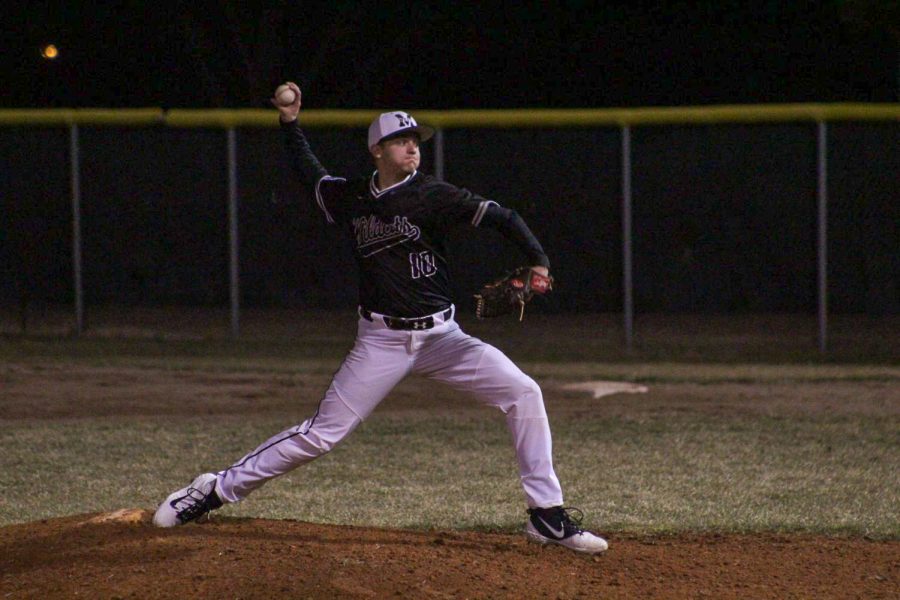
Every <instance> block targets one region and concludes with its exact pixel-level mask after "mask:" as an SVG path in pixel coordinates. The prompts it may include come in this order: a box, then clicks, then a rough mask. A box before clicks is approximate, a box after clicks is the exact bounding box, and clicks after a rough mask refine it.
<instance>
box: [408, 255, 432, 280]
mask: <svg viewBox="0 0 900 600" xmlns="http://www.w3.org/2000/svg"><path fill="white" fill-rule="evenodd" d="M409 270H410V274H411V275H412V278H413V279H418V278H419V277H423V276H424V277H431V276H432V275H434V274H435V273H437V267H436V266H435V265H434V254H432V253H431V250H425V251H424V252H410V253H409Z"/></svg>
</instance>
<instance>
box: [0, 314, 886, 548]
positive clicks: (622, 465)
mask: <svg viewBox="0 0 900 600" xmlns="http://www.w3.org/2000/svg"><path fill="white" fill-rule="evenodd" d="M776 321H777V320H776ZM779 322H783V321H779ZM322 323H328V324H334V327H331V326H329V327H324V326H323V325H322ZM352 325H353V319H352V315H349V316H347V315H336V316H333V317H331V318H329V319H328V320H324V319H317V320H314V319H313V320H311V319H300V320H298V321H297V322H292V321H291V320H290V319H288V320H287V323H286V324H284V325H283V328H280V329H279V328H278V327H274V326H272V325H271V324H269V325H267V327H269V326H272V327H273V329H272V330H271V331H270V330H269V329H266V328H262V327H260V328H258V329H253V327H252V326H249V327H248V334H247V336H246V338H245V339H243V340H242V341H231V340H229V339H228V338H227V336H223V335H221V334H220V332H219V331H217V330H216V331H207V330H203V329H202V328H200V329H198V328H197V326H196V324H194V328H193V329H192V330H191V329H189V328H175V329H172V330H170V331H168V332H164V331H162V330H160V329H154V328H149V329H148V328H144V329H141V330H132V331H126V332H123V331H121V330H116V331H114V330H113V329H112V328H110V329H108V330H102V329H101V328H99V327H98V328H96V329H94V330H92V331H91V332H89V333H88V335H85V336H83V337H82V338H79V339H75V338H71V337H65V336H59V335H56V334H53V333H48V332H43V333H37V334H31V335H25V336H23V335H20V334H17V333H8V334H6V335H3V336H0V361H2V362H0V365H2V366H0V424H2V427H0V488H2V489H3V494H2V495H0V524H10V523H18V522H28V521H33V520H37V519H44V518H50V517H55V516H63V515H69V514H77V513H86V512H95V511H107V510H115V509H119V508H126V507H128V508H132V507H138V508H153V507H154V506H155V504H156V503H157V502H159V501H160V500H161V499H162V498H163V497H164V496H165V495H167V494H168V492H170V491H171V490H172V489H175V488H177V487H180V486H182V485H184V484H185V483H187V481H189V480H190V479H191V478H192V477H193V476H194V475H195V474H197V473H198V472H200V471H203V470H214V469H220V468H223V467H226V466H227V465H228V464H230V462H231V461H233V460H236V459H237V458H239V457H240V456H241V455H242V454H243V453H245V452H247V451H249V450H251V449H252V448H253V447H255V446H256V445H257V444H258V443H260V442H262V441H263V440H264V439H266V438H268V437H269V436H271V435H272V434H274V433H277V432H278V431H281V430H282V429H285V428H287V427H288V426H291V425H293V424H295V423H297V422H299V421H301V420H303V419H304V418H305V417H307V416H309V415H310V414H311V413H312V411H313V410H314V409H315V405H316V403H317V402H318V398H319V396H320V395H321V393H322V391H323V390H324V389H325V387H326V386H327V384H328V381H329V379H330V375H331V373H332V372H333V371H334V370H335V368H336V367H337V365H338V364H339V362H340V359H341V357H342V355H343V353H344V351H346V349H347V348H348V347H349V344H350V343H351V342H352V334H353V328H352ZM463 325H464V327H465V328H466V329H467V330H469V331H470V332H471V333H473V334H477V335H479V336H480V337H482V338H484V339H486V340H488V341H490V342H492V343H494V344H496V345H497V346H499V347H500V348H502V349H504V350H505V351H507V352H508V353H509V354H510V355H511V356H512V357H513V358H514V359H517V360H518V361H519V362H520V366H522V367H523V369H524V370H525V371H526V372H528V373H529V374H531V375H532V376H533V377H534V378H535V379H536V380H537V381H538V382H539V383H540V384H541V386H542V388H543V390H544V395H545V401H546V404H547V409H548V413H549V415H550V419H551V426H552V428H553V433H554V450H555V452H554V454H555V460H556V466H557V472H558V474H559V476H560V479H561V481H562V482H563V486H564V489H565V491H566V495H567V502H568V503H569V504H571V505H574V506H577V507H579V508H581V509H582V510H583V511H584V513H585V515H586V521H585V522H586V524H587V525H589V526H590V527H593V528H595V529H598V530H600V531H605V532H613V531H615V532H633V533H638V534H640V533H675V532H685V531H802V532H817V533H828V534H835V535H865V536H870V537H874V538H892V539H896V538H898V537H900V513H898V511H897V507H898V506H900V366H898V363H897V360H896V356H895V355H894V354H895V350H894V349H895V348H896V346H892V345H891V344H892V343H893V341H896V340H895V339H892V338H891V336H889V335H883V336H882V337H878V338H877V339H875V340H872V339H871V338H866V337H864V335H863V332H862V331H860V330H859V328H856V329H853V328H851V329H848V330H847V331H846V332H844V334H841V335H846V336H848V338H846V339H849V338H851V337H853V336H859V337H860V339H868V340H869V342H866V343H861V345H860V346H856V347H854V348H843V349H841V350H836V351H835V352H834V353H833V354H832V355H829V356H824V357H823V356H819V355H818V353H817V350H816V349H815V341H814V336H813V337H812V338H811V339H812V343H811V344H810V337H809V336H806V337H803V336H801V335H799V334H796V333H795V334H791V333H790V331H788V330H787V329H784V330H779V329H777V328H773V327H771V326H769V327H760V325H759V323H752V322H751V323H750V324H749V325H745V329H742V330H738V331H732V330H728V329H727V328H725V327H722V326H720V325H719V324H718V323H717V324H715V326H714V327H713V328H712V329H713V330H714V332H713V333H710V331H709V330H707V331H705V333H704V332H700V331H698V330H694V331H691V330H690V327H687V328H686V329H685V328H684V327H683V328H682V329H678V328H677V327H674V326H673V330H672V331H667V330H666V327H664V326H663V325H665V323H662V324H657V326H656V327H655V328H654V329H653V331H654V332H655V333H654V334H653V335H654V336H657V335H658V336H660V337H659V338H658V339H657V338H655V337H652V336H648V335H646V334H645V335H644V336H642V337H641V338H640V340H639V342H640V343H639V344H638V347H637V348H636V349H635V350H634V351H632V352H625V351H624V350H623V349H622V348H621V344H620V340H619V339H618V333H617V332H616V331H615V328H614V325H613V324H611V322H610V320H609V318H606V317H603V318H600V317H597V318H596V320H595V321H591V322H589V321H586V320H581V321H580V322H579V320H577V319H573V318H558V319H554V318H552V317H539V316H535V318H533V319H531V321H526V323H525V324H524V325H516V324H513V323H512V322H509V323H505V324H502V323H488V324H482V323H469V322H464V323H463ZM604 328H605V329H604ZM801 329H802V330H803V331H807V329H808V323H804V324H803V327H802V328H801ZM189 331H192V332H193V333H190V334H188V333H187V332H189ZM645 331H649V329H647V330H645ZM807 333H808V331H807ZM892 335H896V334H892ZM557 336H558V337H557ZM836 339H838V340H839V339H842V338H841V337H840V335H838V336H837V337H836ZM854 339H855V338H854ZM773 340H775V341H773ZM776 342H779V343H776ZM866 344H868V345H866ZM596 379H609V380H619V381H623V380H624V381H632V382H640V383H643V384H645V385H647V386H648V387H649V392H648V393H646V394H640V395H628V394H618V395H614V396H606V397H603V398H596V399H595V398H593V397H591V396H590V394H586V393H580V392H572V391H567V390H564V389H563V388H562V385H563V384H565V383H569V382H581V381H588V380H596ZM221 512H222V514H226V515H231V516H246V517H265V518H278V519H298V520H305V521H316V522H323V523H343V524H356V525H372V526H379V527H413V528H473V529H486V530H498V531H511V530H513V529H517V528H519V527H520V526H521V524H522V521H523V518H524V504H523V498H522V494H521V490H520V489H519V487H518V482H517V477H516V474H515V463H514V456H513V453H512V448H511V445H510V443H509V436H508V433H507V431H506V428H505V424H504V422H503V419H502V415H500V414H499V413H496V412H493V411H490V410H488V409H485V408H482V407H480V406H478V405H476V404H475V403H474V402H472V401H471V400H469V399H468V398H466V397H464V396H460V395H458V394H456V393H455V392H452V391H449V390H445V389H444V388H442V387H440V386H438V385H436V384H433V383H431V382H427V381H424V380H420V379H417V378H411V379H409V380H407V381H405V382H404V383H402V384H401V385H400V386H399V387H398V388H397V389H396V390H395V392H394V393H393V394H392V395H391V396H389V397H388V399H387V400H385V402H384V403H383V405H382V406H381V407H379V409H378V410H377V411H376V412H375V414H374V415H373V416H372V418H371V419H370V420H369V421H367V422H366V423H364V424H363V425H362V426H361V427H360V428H359V429H358V430H357V432H355V433H354V434H353V435H352V436H351V437H350V438H349V439H348V440H347V441H346V442H345V443H344V444H343V445H341V446H339V447H338V448H337V449H335V451H334V452H332V453H331V454H329V455H327V456H325V457H323V458H322V459H320V460H318V461H316V462H314V463H312V464H311V465H309V466H307V467H304V468H301V469H299V470H297V471H295V472H293V473H291V474H289V475H287V476H285V477H283V478H281V479H279V480H276V481H273V482H272V483H271V484H269V485H268V486H266V487H264V488H263V489H262V490H260V491H259V492H257V493H256V494H254V495H253V496H252V497H251V498H250V499H248V500H247V501H246V502H244V503H242V504H240V505H235V506H228V507H226V508H225V509H223V510H222V511H221Z"/></svg>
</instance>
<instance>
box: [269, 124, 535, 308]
mask: <svg viewBox="0 0 900 600" xmlns="http://www.w3.org/2000/svg"><path fill="white" fill-rule="evenodd" d="M295 123H296V122H295ZM295 123H291V124H284V125H283V129H284V131H285V133H286V141H287V145H288V149H289V153H290V157H291V159H292V162H293V164H294V166H295V168H296V169H297V171H298V173H299V174H300V175H301V178H302V179H303V180H304V182H305V183H307V184H309V185H311V186H314V188H313V189H314V193H315V198H316V202H317V203H318V205H319V208H320V209H321V211H322V213H323V215H324V217H325V219H326V220H327V221H328V223H331V224H334V225H337V226H338V227H340V228H341V229H342V230H344V231H345V232H346V233H347V234H348V235H349V236H350V237H351V239H352V241H353V244H354V256H355V258H356V262H357V265H358V267H359V276H360V286H359V304H360V306H361V307H362V308H363V309H366V310H369V311H372V312H377V313H381V314H385V315H391V316H396V317H420V316H424V315H428V314H432V313H436V312H439V311H441V310H443V309H445V308H448V307H449V306H450V304H451V302H452V300H451V287H452V285H451V280H450V276H449V270H448V265H447V259H446V252H445V248H444V240H445V237H446V235H447V233H448V232H449V231H450V230H451V229H452V228H455V227H457V226H460V225H464V226H472V227H478V226H479V225H481V224H482V222H486V223H489V224H491V225H492V226H493V227H495V228H497V229H498V230H500V231H501V232H503V233H506V234H507V235H508V236H509V237H511V239H512V240H513V241H514V242H516V243H517V244H518V245H519V246H520V248H522V249H523V251H524V252H525V253H526V254H527V255H528V257H529V259H530V260H531V261H532V263H531V264H544V265H547V264H549V263H548V261H547V257H546V255H545V254H544V252H543V249H541V246H540V244H539V243H538V242H537V240H536V239H534V236H532V235H531V233H530V231H529V230H528V228H527V227H525V225H524V223H522V222H521V219H518V216H517V215H515V213H514V212H513V211H509V210H506V209H501V208H500V207H499V205H498V204H497V203H496V202H494V201H492V200H487V199H485V198H482V197H481V196H478V195H476V194H473V193H472V192H470V191H468V190H466V189H463V188H458V187H456V186H453V185H451V184H449V183H445V182H443V181H440V180H438V179H435V178H434V177H431V176H428V175H424V174H422V173H420V172H418V171H417V172H415V173H413V174H411V175H410V176H408V177H407V178H406V179H405V180H403V181H401V182H399V183H397V184H395V185H393V186H391V187H389V188H386V189H384V190H379V189H378V188H377V187H376V185H375V175H372V176H371V177H367V178H361V179H355V180H349V181H348V180H347V179H345V178H342V177H332V176H330V175H328V173H327V171H326V170H325V169H324V168H323V167H322V166H321V165H320V164H319V162H318V160H317V159H316V157H315V155H314V154H313V153H312V151H311V150H310V149H309V145H308V143H307V142H306V139H305V137H304V136H303V134H302V132H301V130H300V128H299V126H298V125H296V124H295ZM487 215H491V216H490V217H488V218H486V216H487Z"/></svg>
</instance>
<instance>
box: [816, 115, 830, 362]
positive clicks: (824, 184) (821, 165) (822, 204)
mask: <svg viewBox="0 0 900 600" xmlns="http://www.w3.org/2000/svg"><path fill="white" fill-rule="evenodd" d="M818 129H819V131H818V160H817V165H818V186H817V187H818V190H817V198H818V202H817V204H818V207H817V212H818V218H817V222H818V225H817V228H818V239H817V241H816V245H817V248H818V252H817V267H818V298H819V310H818V312H819V352H821V353H823V354H824V353H825V352H827V350H828V138H827V136H828V129H827V125H826V124H825V121H819V128H818Z"/></svg>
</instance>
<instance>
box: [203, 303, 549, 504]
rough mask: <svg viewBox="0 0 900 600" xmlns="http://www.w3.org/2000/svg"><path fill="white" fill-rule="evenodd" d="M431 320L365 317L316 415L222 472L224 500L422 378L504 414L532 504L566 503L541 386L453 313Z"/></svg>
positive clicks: (278, 471)
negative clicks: (403, 323)
mask: <svg viewBox="0 0 900 600" xmlns="http://www.w3.org/2000/svg"><path fill="white" fill-rule="evenodd" d="M433 318H434V321H435V326H434V328H432V329H428V330H422V331H398V330H394V329H389V328H387V326H386V325H385V324H384V321H383V320H382V319H381V318H380V317H379V316H378V315H373V320H372V321H369V320H366V319H363V318H360V320H359V324H358V328H357V337H356V342H355V344H354V346H353V349H352V350H351V351H350V353H349V354H348V355H347V357H346V358H345V359H344V362H343V364H342V365H341V367H340V369H339V370H338V371H337V373H336V374H335V376H334V379H333V380H332V382H331V385H330V387H329V388H328V391H327V392H326V393H325V396H324V398H323V399H322V401H321V402H320V404H319V408H318V410H317V411H316V414H315V415H314V416H312V417H311V418H309V419H307V420H306V421H304V422H303V423H301V424H300V425H297V426H295V427H292V428H290V429H288V430H286V431H283V432H281V433H279V434H278V435H276V436H274V437H272V438H270V439H268V440H266V441H265V442H264V443H263V444H261V445H260V446H259V447H258V448H256V449H255V450H253V451H252V452H250V453H249V454H247V455H246V456H244V457H243V458H242V459H241V460H239V461H238V462H237V463H235V464H234V465H232V466H231V467H229V468H227V469H225V470H224V471H221V472H219V473H218V474H217V475H218V482H217V487H216V491H217V493H218V495H219V497H220V498H221V499H222V501H224V502H237V501H240V500H242V499H244V498H245V497H247V495H249V494H250V493H251V492H252V491H253V490H255V489H257V488H258V487H260V486H262V485H263V484H264V483H266V482H267V481H268V480H270V479H272V478H274V477H278V476H279V475H283V474H284V473H287V472H288V471H290V470H292V469H294V468H296V467H298V466H300V465H302V464H305V463H307V462H310V461H312V460H314V459H315V458H318V457H319V456H322V455H323V454H325V453H326V452H328V451H330V450H331V449H332V448H334V447H335V445H336V444H338V443H339V442H340V441H341V440H343V439H344V438H345V437H347V435H349V434H350V433H351V432H352V431H353V430H354V429H356V427H357V426H358V425H359V424H360V423H362V421H363V420H365V419H366V417H368V416H369V415H370V414H371V413H372V411H373V410H375V407H376V406H378V404H379V403H380V402H381V401H382V400H383V399H384V398H385V397H386V396H387V395H388V393H389V392H390V391H391V390H392V389H393V388H394V386H396V385H397V384H398V383H400V381H401V380H402V379H403V378H404V377H406V376H407V375H409V374H411V373H417V374H420V375H424V376H426V377H429V378H431V379H435V380H437V381H441V382H444V383H446V384H448V385H450V386H451V387H453V388H454V389H457V390H462V391H465V392H470V393H472V394H473V395H474V396H475V397H476V398H477V399H478V400H479V401H481V402H483V403H484V404H486V405H488V406H495V407H497V408H499V409H500V410H501V411H503V413H505V415H506V422H507V425H508V427H509V430H510V432H511V434H512V440H513V444H514V446H515V450H516V457H517V460H518V466H519V477H520V478H521V482H522V487H523V489H524V491H525V497H526V500H527V503H528V506H529V507H530V508H535V507H549V506H558V505H561V504H562V503H563V496H562V490H561V488H560V484H559V480H558V479H557V477H556V473H555V472H554V470H553V460H552V442H551V436H550V425H549V422H548V420H547V413H546V411H545V409H544V399H543V396H542V394H541V390H540V388H539V387H538V385H537V384H536V383H535V382H534V380H532V379H531V378H530V377H528V376H527V375H525V374H524V373H523V372H522V371H521V370H520V369H519V368H518V367H517V366H516V365H515V364H513V362H512V361H511V360H510V359H509V358H507V356H506V355H505V354H503V353H502V352H501V351H500V350H498V349H496V348H494V347H493V346H491V345H489V344H486V343H484V342H482V341H481V340H479V339H477V338H474V337H471V336H469V335H468V334H466V333H464V332H463V331H462V329H460V327H459V325H458V324H457V323H456V321H454V320H453V317H452V315H451V316H450V317H449V318H448V319H447V320H444V318H443V316H442V315H441V314H440V313H438V314H436V315H433Z"/></svg>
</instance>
